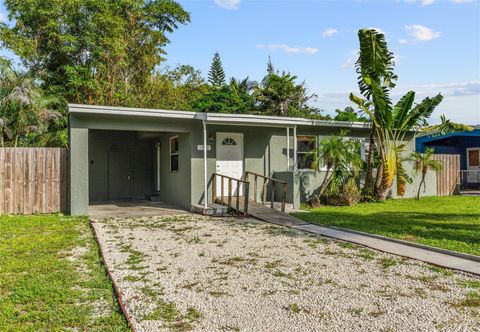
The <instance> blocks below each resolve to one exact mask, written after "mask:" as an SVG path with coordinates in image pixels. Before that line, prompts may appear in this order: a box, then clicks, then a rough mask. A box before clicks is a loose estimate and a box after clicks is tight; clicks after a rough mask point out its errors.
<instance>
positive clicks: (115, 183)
mask: <svg viewBox="0 0 480 332" xmlns="http://www.w3.org/2000/svg"><path fill="white" fill-rule="evenodd" d="M132 180H133V179H132V158H131V153H130V151H110V152H109V153H108V199H110V200H115V199H119V200H126V199H132Z"/></svg>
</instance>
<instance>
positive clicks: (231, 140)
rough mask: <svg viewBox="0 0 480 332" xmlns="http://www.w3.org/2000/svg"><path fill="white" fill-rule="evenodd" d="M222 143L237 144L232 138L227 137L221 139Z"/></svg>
mask: <svg viewBox="0 0 480 332" xmlns="http://www.w3.org/2000/svg"><path fill="white" fill-rule="evenodd" d="M222 145H237V142H235V140H234V139H233V138H230V137H227V138H225V139H224V140H223V142H222Z"/></svg>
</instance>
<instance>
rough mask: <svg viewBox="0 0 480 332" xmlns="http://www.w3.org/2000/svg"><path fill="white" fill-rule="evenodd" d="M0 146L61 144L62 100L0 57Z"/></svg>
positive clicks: (64, 140) (63, 132) (63, 137)
mask: <svg viewBox="0 0 480 332" xmlns="http://www.w3.org/2000/svg"><path fill="white" fill-rule="evenodd" d="M0 100H1V101H0V146H1V147H4V146H13V147H17V146H31V145H42V146H51V145H53V146H56V145H60V146H65V145H66V144H67V135H66V130H65V129H64V128H65V126H66V121H65V120H66V116H65V113H64V110H65V109H66V107H65V101H64V99H63V98H61V97H59V96H56V95H52V94H50V95H47V94H45V93H44V92H43V91H42V90H41V88H40V87H39V85H38V82H36V80H35V79H34V78H33V77H32V76H31V75H30V74H29V73H24V72H20V71H18V70H15V69H13V68H12V66H11V64H10V62H8V61H5V60H3V59H2V60H0Z"/></svg>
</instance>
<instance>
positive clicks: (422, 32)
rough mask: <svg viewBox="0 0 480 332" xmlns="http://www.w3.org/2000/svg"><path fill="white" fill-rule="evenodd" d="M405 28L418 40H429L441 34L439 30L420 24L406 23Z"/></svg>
mask: <svg viewBox="0 0 480 332" xmlns="http://www.w3.org/2000/svg"><path fill="white" fill-rule="evenodd" d="M405 30H407V31H408V33H409V35H410V36H412V37H413V38H415V39H416V40H419V41H429V40H432V39H435V38H438V37H440V35H441V34H442V33H441V32H440V31H433V30H432V29H430V28H427V27H426V26H423V25H420V24H414V25H406V26H405Z"/></svg>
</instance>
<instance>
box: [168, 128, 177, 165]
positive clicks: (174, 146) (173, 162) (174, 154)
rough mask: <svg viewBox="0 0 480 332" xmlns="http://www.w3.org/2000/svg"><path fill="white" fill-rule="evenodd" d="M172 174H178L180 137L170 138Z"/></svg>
mask: <svg viewBox="0 0 480 332" xmlns="http://www.w3.org/2000/svg"><path fill="white" fill-rule="evenodd" d="M169 145H170V172H178V136H174V137H170V144H169Z"/></svg>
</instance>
